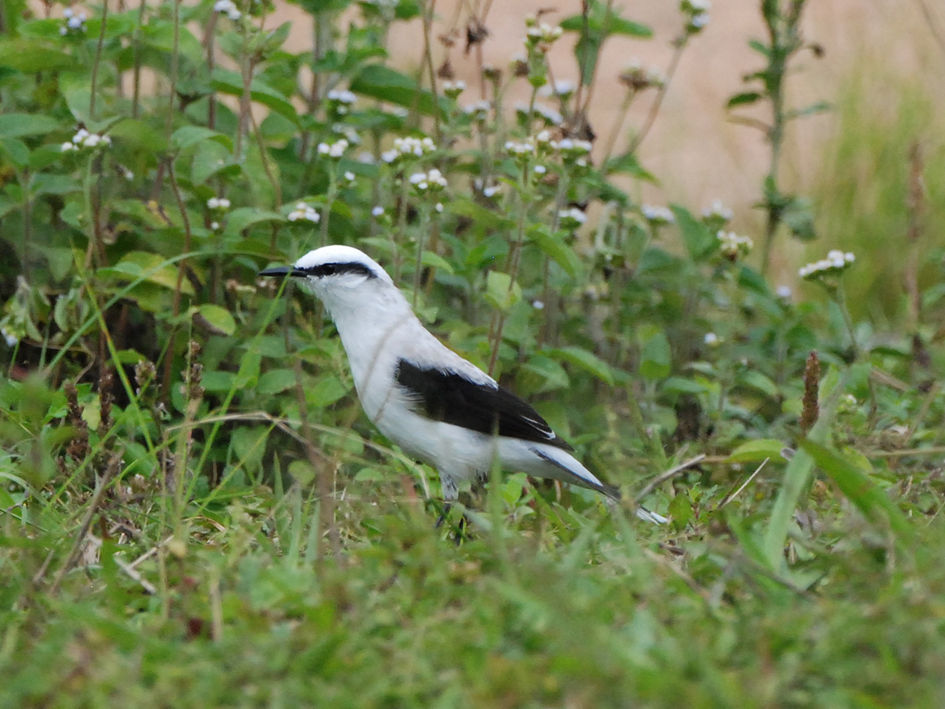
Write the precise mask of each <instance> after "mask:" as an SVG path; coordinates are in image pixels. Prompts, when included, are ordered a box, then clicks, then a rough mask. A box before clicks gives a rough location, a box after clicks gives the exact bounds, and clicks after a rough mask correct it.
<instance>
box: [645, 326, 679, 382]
mask: <svg viewBox="0 0 945 709" xmlns="http://www.w3.org/2000/svg"><path fill="white" fill-rule="evenodd" d="M671 364H672V352H671V350H670V347H669V339H668V338H667V337H666V334H665V333H664V332H662V331H657V332H654V333H653V334H652V335H651V336H650V337H649V338H647V339H646V340H645V341H644V343H643V347H642V349H641V351H640V376H642V377H645V378H646V379H665V378H666V377H668V376H669V373H670V371H671Z"/></svg>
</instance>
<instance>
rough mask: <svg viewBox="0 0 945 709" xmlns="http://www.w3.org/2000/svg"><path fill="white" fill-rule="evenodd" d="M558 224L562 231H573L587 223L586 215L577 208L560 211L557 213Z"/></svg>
mask: <svg viewBox="0 0 945 709" xmlns="http://www.w3.org/2000/svg"><path fill="white" fill-rule="evenodd" d="M558 222H559V223H560V224H561V227H562V228H563V229H568V230H569V231H574V230H575V229H577V228H578V227H580V226H581V225H583V224H584V223H585V222H587V215H586V214H585V213H584V212H582V211H581V210H580V209H578V208H577V207H571V208H570V209H562V210H560V211H559V212H558Z"/></svg>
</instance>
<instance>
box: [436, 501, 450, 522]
mask: <svg viewBox="0 0 945 709" xmlns="http://www.w3.org/2000/svg"><path fill="white" fill-rule="evenodd" d="M452 507H453V504H452V503H451V502H447V503H446V504H444V505H443V509H442V510H441V511H440V516H439V517H437V520H436V524H434V525H433V529H439V528H440V527H442V526H443V522H445V521H446V517H447V515H448V514H449V513H450V509H452Z"/></svg>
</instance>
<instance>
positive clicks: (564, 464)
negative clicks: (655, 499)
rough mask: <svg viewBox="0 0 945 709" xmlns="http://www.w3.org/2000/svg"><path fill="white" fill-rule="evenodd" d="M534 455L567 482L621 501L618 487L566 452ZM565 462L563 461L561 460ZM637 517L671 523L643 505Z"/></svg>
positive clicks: (537, 452) (537, 449) (541, 451)
mask: <svg viewBox="0 0 945 709" xmlns="http://www.w3.org/2000/svg"><path fill="white" fill-rule="evenodd" d="M532 450H533V451H534V453H535V454H536V455H537V456H538V457H539V458H541V459H542V460H544V461H546V462H548V463H551V464H552V465H554V466H555V467H556V468H559V469H560V470H562V471H564V472H565V473H567V474H568V475H567V480H568V482H571V483H573V484H575V485H580V486H581V487H586V488H590V489H591V490H596V491H597V492H600V493H602V494H604V495H606V496H607V497H609V498H610V499H612V500H615V501H617V502H619V501H620V498H621V495H620V489H619V488H618V487H617V486H616V485H608V484H607V483H605V482H602V481H601V480H600V479H599V478H598V477H597V476H596V475H594V474H593V473H592V472H591V471H590V470H588V469H587V468H585V467H584V466H583V465H581V463H580V461H578V460H577V458H575V457H574V456H572V455H571V454H569V453H566V452H564V451H558V450H554V452H553V453H552V452H550V451H547V450H542V449H541V448H538V447H535V448H533V449H532ZM562 458H563V459H564V460H561V459H562ZM635 512H636V515H637V517H639V518H640V519H642V520H643V521H644V522H651V523H653V524H666V523H667V522H669V518H668V517H664V516H663V515H661V514H658V513H656V512H652V511H650V510H648V509H646V508H645V507H643V506H642V505H637V508H636V510H635Z"/></svg>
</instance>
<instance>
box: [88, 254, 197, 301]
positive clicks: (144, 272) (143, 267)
mask: <svg viewBox="0 0 945 709" xmlns="http://www.w3.org/2000/svg"><path fill="white" fill-rule="evenodd" d="M98 273H99V274H102V275H112V276H123V277H132V278H139V277H143V280H145V281H148V282H150V283H154V284H156V285H159V286H163V287H164V288H169V289H171V290H175V289H176V288H177V267H176V266H174V265H173V264H169V263H167V261H166V259H165V258H164V257H163V256H160V255H159V254H154V253H150V252H147V251H129V252H128V253H127V254H125V255H124V256H123V257H122V259H121V261H119V262H118V263H116V264H115V265H114V266H112V267H110V268H101V269H99V270H98ZM180 290H181V292H182V293H186V294H187V295H194V287H193V285H191V283H190V281H189V280H188V279H186V278H182V279H180Z"/></svg>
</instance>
